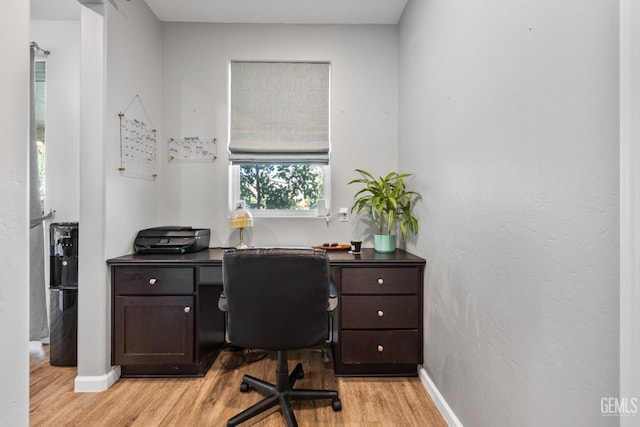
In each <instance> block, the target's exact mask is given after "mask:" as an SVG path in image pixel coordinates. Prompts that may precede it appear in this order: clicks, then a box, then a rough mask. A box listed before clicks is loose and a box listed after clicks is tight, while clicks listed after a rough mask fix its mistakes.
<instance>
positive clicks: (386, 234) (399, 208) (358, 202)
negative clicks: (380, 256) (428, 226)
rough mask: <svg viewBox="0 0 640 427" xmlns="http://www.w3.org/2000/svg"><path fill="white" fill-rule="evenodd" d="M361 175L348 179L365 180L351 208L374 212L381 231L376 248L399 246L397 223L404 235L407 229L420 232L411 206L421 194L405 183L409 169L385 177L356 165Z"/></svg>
mask: <svg viewBox="0 0 640 427" xmlns="http://www.w3.org/2000/svg"><path fill="white" fill-rule="evenodd" d="M356 172H358V173H359V174H360V175H362V177H361V178H356V179H353V180H351V181H349V183H348V184H349V185H350V184H362V185H363V186H364V187H363V188H361V189H360V190H359V191H358V192H357V193H356V194H354V196H353V205H352V206H351V212H352V213H353V212H356V213H359V214H371V218H372V219H373V221H374V222H376V223H377V229H378V233H377V234H375V235H374V248H375V250H376V251H377V252H393V251H395V249H396V236H395V234H393V233H392V231H393V228H394V225H395V224H397V225H398V226H399V227H400V233H401V234H402V237H407V230H410V231H411V232H412V233H414V234H415V233H417V232H418V220H417V219H416V218H415V217H414V216H413V214H412V213H411V210H412V209H413V206H414V205H415V203H416V202H417V201H418V200H419V199H420V194H418V193H416V192H415V191H410V190H408V189H407V187H406V185H405V178H406V177H409V176H411V174H408V173H397V172H390V173H388V174H387V175H386V176H385V177H378V178H376V177H374V176H373V175H372V174H371V173H369V172H367V171H366V170H363V169H356Z"/></svg>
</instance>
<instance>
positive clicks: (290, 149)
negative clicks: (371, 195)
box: [229, 61, 330, 216]
mask: <svg viewBox="0 0 640 427" xmlns="http://www.w3.org/2000/svg"><path fill="white" fill-rule="evenodd" d="M329 98H330V65H329V64H328V63H309V62H240V61H234V62H231V65H230V97H229V99H230V108H229V111H230V120H229V123H230V131H229V135H230V139H229V158H230V160H231V167H230V171H231V179H230V180H229V181H230V185H231V191H230V200H229V205H230V208H232V207H233V206H234V202H235V201H236V200H245V201H246V203H247V207H248V208H249V209H251V211H252V213H253V214H254V215H257V216H289V215H293V216H315V215H317V213H318V203H319V201H320V200H328V199H329V197H328V196H329V192H328V189H329V188H330V186H329V175H330V174H329V151H330V125H329V105H330V102H329ZM323 207H324V206H323Z"/></svg>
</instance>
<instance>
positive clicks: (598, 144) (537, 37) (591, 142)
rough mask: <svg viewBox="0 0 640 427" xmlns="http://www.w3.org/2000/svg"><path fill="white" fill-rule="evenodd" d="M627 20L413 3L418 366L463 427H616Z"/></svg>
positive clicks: (524, 8)
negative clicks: (421, 358) (420, 263)
mask: <svg viewBox="0 0 640 427" xmlns="http://www.w3.org/2000/svg"><path fill="white" fill-rule="evenodd" d="M617 13H618V7H617V2H614V1H599V0H592V1H584V0H580V1H577V0H575V1H563V2H558V1H552V0H545V1H528V0H527V1H519V2H504V1H497V0H488V1H482V2H478V1H471V0H469V1H458V2H450V1H444V0H424V1H416V0H410V1H409V3H408V6H407V9H406V10H405V12H404V15H403V18H402V20H401V23H400V29H399V164H400V169H401V170H403V171H408V172H420V173H419V174H418V175H417V176H416V178H417V186H418V189H419V190H420V191H421V192H422V194H423V197H424V200H423V204H422V209H421V210H420V216H421V220H422V224H421V226H422V230H421V234H420V236H419V238H418V239H417V241H416V242H415V244H412V246H411V248H413V249H415V251H416V252H418V253H419V254H420V255H422V256H425V257H426V258H427V260H428V272H427V277H426V292H425V313H426V316H425V326H426V333H425V366H426V369H427V371H428V373H429V375H430V376H431V378H432V379H433V381H434V382H435V384H436V386H437V387H438V388H439V390H440V391H441V392H442V394H443V395H444V397H445V399H446V400H447V401H448V403H449V405H450V406H451V407H452V408H453V410H454V412H455V413H456V415H457V416H458V418H459V419H460V420H461V421H462V423H463V424H465V425H473V426H491V427H495V426H514V425H518V426H528V425H529V426H534V425H535V426H537V425H616V424H617V422H618V420H617V419H615V418H613V417H612V418H606V417H602V416H601V413H600V399H601V398H602V397H606V396H617V394H618V356H619V350H618V349H619V345H618V313H619V310H618V307H619V303H618V258H619V256H618V211H619V209H618V171H619V169H618V137H619V135H618V65H617V64H618V56H617V52H618V41H617V37H618V20H617Z"/></svg>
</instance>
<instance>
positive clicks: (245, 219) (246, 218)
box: [230, 200, 253, 249]
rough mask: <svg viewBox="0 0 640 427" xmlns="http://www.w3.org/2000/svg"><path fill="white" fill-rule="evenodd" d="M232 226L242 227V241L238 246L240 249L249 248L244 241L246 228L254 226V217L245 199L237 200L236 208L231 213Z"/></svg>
mask: <svg viewBox="0 0 640 427" xmlns="http://www.w3.org/2000/svg"><path fill="white" fill-rule="evenodd" d="M230 226H231V228H232V229H234V228H238V229H240V243H238V245H237V246H236V248H238V249H242V248H247V247H248V246H247V245H246V244H245V243H244V229H245V228H246V227H253V217H252V216H251V213H250V212H249V211H248V210H247V209H246V208H245V204H244V200H241V201H238V202H236V209H235V210H234V211H233V213H232V214H231V225H230Z"/></svg>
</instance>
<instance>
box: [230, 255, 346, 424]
mask: <svg viewBox="0 0 640 427" xmlns="http://www.w3.org/2000/svg"><path fill="white" fill-rule="evenodd" d="M222 277H223V284H224V292H223V294H222V295H221V297H220V301H219V306H220V309H221V310H223V311H226V317H227V337H228V339H229V341H230V342H231V343H232V344H235V345H237V346H240V347H245V348H258V349H263V350H273V351H277V352H278V365H277V369H276V384H271V383H268V382H266V381H263V380H260V379H258V378H255V377H252V376H250V375H244V377H243V378H242V384H241V385H240V391H242V392H248V391H249V390H250V389H252V388H253V389H255V390H256V391H258V392H259V393H261V394H262V395H263V396H265V398H264V399H263V400H261V401H260V402H258V403H256V404H255V405H253V406H251V407H249V408H248V409H246V410H244V411H243V412H241V413H239V414H238V415H236V416H234V417H233V418H231V419H230V420H229V421H228V422H227V426H235V425H238V424H240V423H242V422H244V421H246V420H248V419H250V418H253V417H255V416H256V415H258V414H260V413H262V412H264V411H266V410H267V409H269V408H272V407H273V406H275V405H278V404H279V405H280V407H281V410H282V414H283V416H284V418H285V419H286V421H287V425H288V426H290V427H291V426H297V425H298V424H297V422H296V418H295V415H294V414H293V410H292V408H291V401H296V400H316V399H331V403H332V405H331V406H332V408H333V410H334V411H340V410H341V409H342V403H341V402H340V399H339V397H338V392H337V391H335V390H306V389H294V388H293V386H294V384H295V382H296V380H298V379H300V378H303V376H304V372H303V369H302V364H300V363H298V364H297V365H296V367H295V368H294V369H293V371H292V372H291V374H289V373H288V369H289V368H288V350H294V349H302V348H310V347H315V346H318V345H322V344H324V342H325V340H326V337H327V335H328V316H329V315H328V309H329V299H330V298H329V260H328V257H327V255H326V253H325V252H324V251H318V250H313V249H286V248H252V249H238V250H230V251H228V252H226V253H225V254H224V255H223V257H222ZM331 305H333V304H331Z"/></svg>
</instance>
